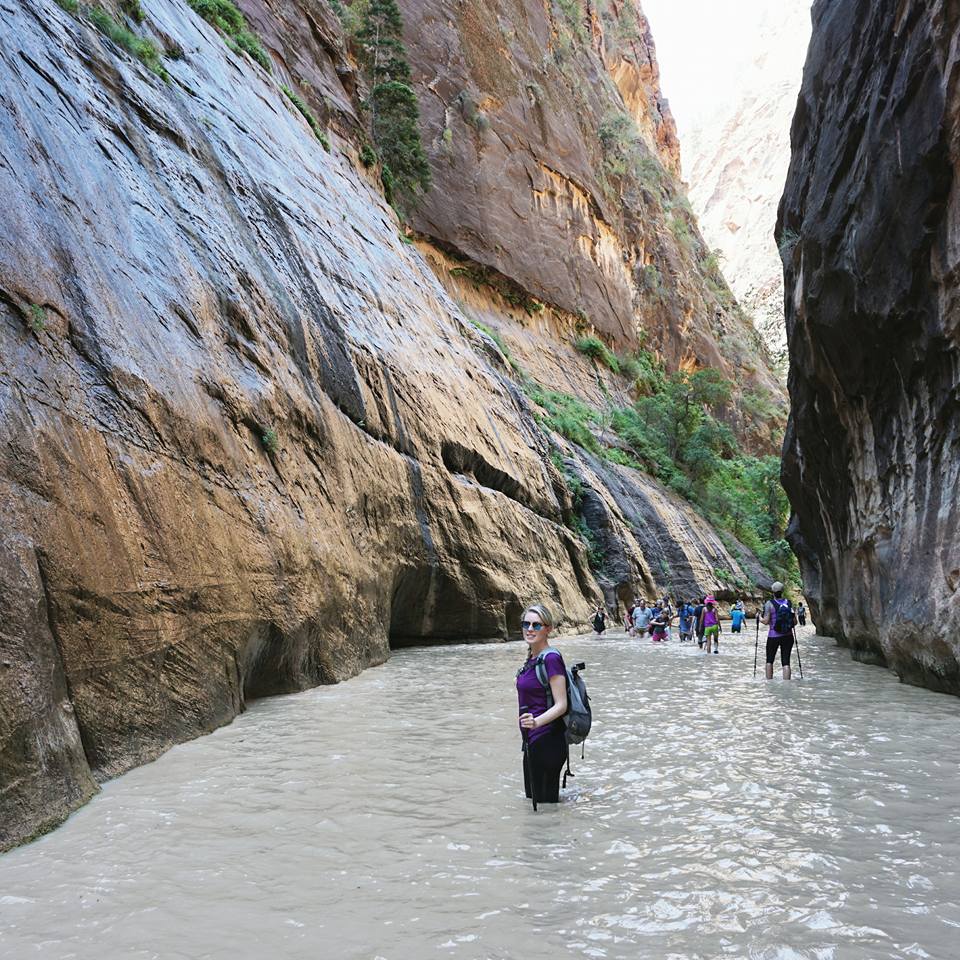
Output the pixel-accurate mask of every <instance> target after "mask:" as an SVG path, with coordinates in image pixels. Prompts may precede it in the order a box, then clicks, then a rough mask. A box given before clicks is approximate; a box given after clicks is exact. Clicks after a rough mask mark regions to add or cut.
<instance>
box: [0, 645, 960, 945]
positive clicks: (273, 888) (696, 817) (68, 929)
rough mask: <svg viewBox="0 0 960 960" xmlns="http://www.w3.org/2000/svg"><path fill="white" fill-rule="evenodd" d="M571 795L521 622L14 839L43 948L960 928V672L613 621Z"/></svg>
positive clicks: (927, 939) (328, 696)
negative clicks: (526, 766) (875, 663)
mask: <svg viewBox="0 0 960 960" xmlns="http://www.w3.org/2000/svg"><path fill="white" fill-rule="evenodd" d="M560 646H561V648H562V649H563V650H564V651H565V652H566V653H567V654H568V656H569V657H572V658H576V659H584V660H586V661H587V662H588V673H587V677H588V678H589V686H590V691H591V695H592V697H593V700H594V709H595V711H596V721H595V726H594V733H593V735H592V736H591V738H590V741H589V743H588V745H587V754H586V760H585V761H580V760H579V757H577V759H576V760H575V761H574V771H575V773H576V779H575V780H574V781H572V783H573V784H574V785H575V786H573V787H572V788H571V789H569V790H568V792H567V800H566V802H564V803H563V804H561V805H560V806H559V808H556V809H553V810H547V811H543V810H542V811H541V812H540V813H538V814H534V813H533V812H532V811H531V809H530V806H529V804H528V803H527V802H526V801H524V800H523V798H522V794H521V793H520V791H519V789H518V782H519V764H520V753H519V747H518V738H517V734H516V730H515V726H514V719H513V718H514V717H515V715H516V706H515V702H516V701H515V697H514V694H513V691H512V676H513V672H514V670H515V669H516V666H517V665H518V663H519V660H520V657H521V654H522V648H521V646H520V645H519V644H507V645H500V646H455V647H441V648H431V649H414V650H404V651H402V652H399V653H397V654H396V655H394V657H393V658H392V659H391V660H390V662H389V663H388V664H386V665H385V666H383V667H379V668H377V669H373V670H369V671H367V672H366V673H364V674H363V675H361V676H360V677H358V678H356V679H354V680H351V681H349V682H348V683H343V684H340V685H339V686H335V687H325V688H320V689H316V690H311V691H309V692H306V693H303V694H298V695H296V696H288V697H279V698H274V699H270V700H265V701H261V702H259V703H257V704H255V705H254V706H253V707H252V708H251V709H250V710H249V711H248V712H247V713H246V714H244V715H243V716H242V717H240V718H239V719H238V720H237V721H236V722H234V723H233V724H232V725H231V726H229V727H226V728H224V729H222V730H220V731H217V732H216V733H214V734H213V735H211V736H209V737H205V738H203V739H202V740H198V741H195V742H193V743H190V744H185V745H182V746H179V747H177V748H175V749H173V750H171V751H170V752H169V753H168V754H166V755H165V756H164V757H162V758H161V759H160V760H159V761H157V762H156V763H153V764H150V765H149V766H146V767H142V768H140V769H138V770H134V771H132V772H131V773H129V774H127V775H126V776H124V777H122V778H120V779H119V780H116V781H114V782H112V783H109V784H107V785H105V787H104V790H103V793H102V794H101V795H100V796H99V797H97V798H96V799H95V800H94V801H93V802H92V803H90V804H89V805H88V806H87V807H86V808H84V809H83V810H81V811H80V812H79V813H77V814H76V815H74V816H73V817H72V818H71V819H70V821H69V822H68V823H67V824H66V825H65V826H63V827H62V828H61V829H59V830H57V831H56V832H55V833H53V834H51V835H49V836H47V837H45V838H43V839H41V840H39V841H38V842H36V843H34V844H31V845H30V846H28V847H25V848H22V849H20V850H16V851H13V852H12V853H9V854H7V855H5V856H4V857H2V858H0V948H2V949H0V953H2V955H3V956H4V957H10V958H16V960H21V958H32V957H38V958H43V960H47V958H49V960H66V958H73V960H88V958H89V960H121V958H122V960H146V958H157V960H178V958H183V960H199V958H216V960H220V958H225V960H226V958H230V960H248V958H249V960H267V958H281V960H287V958H291V960H300V958H304V960H305V958H310V960H316V958H333V960H340V958H345V960H352V958H358V960H359V958H364V960H374V958H383V960H424V958H430V957H439V958H457V960H478V958H487V960H493V958H510V960H514V958H517V960H519V958H523V960H538V958H546V957H547V956H550V955H560V956H571V957H596V958H620V957H624V958H626V957H629V958H650V960H695V958H704V960H706V958H715V957H736V958H751V960H799V958H811V960H813V958H816V960H827V958H836V960H861V958H862V960H884V958H894V957H896V958H900V957H934V958H937V960H948V958H949V960H953V958H955V957H956V956H958V955H960V948H958V947H957V944H960V929H958V927H960V906H958V904H960V878H958V874H957V866H958V863H960V829H958V827H960V773H958V771H960V701H958V700H957V699H955V698H952V697H947V696H943V695H938V694H934V693H930V692H928V691H924V690H918V689H916V688H912V687H906V686H902V685H900V684H898V683H897V682H896V679H895V678H894V677H893V676H892V675H890V674H889V673H887V672H886V671H883V670H880V669H877V668H874V667H866V666H862V665H859V664H854V663H851V662H850V661H849V659H848V658H847V654H846V653H844V652H843V651H839V650H837V649H835V648H834V646H833V644H832V642H831V641H827V640H822V639H820V638H814V637H812V636H810V635H809V632H808V633H807V634H806V635H804V636H803V638H802V644H801V646H802V651H801V652H802V653H803V655H804V666H805V669H806V674H807V679H806V680H805V681H803V682H802V683H792V684H784V683H782V682H780V681H774V682H773V683H770V684H766V683H764V682H762V681H759V680H758V681H754V680H753V679H752V676H751V674H752V668H753V662H752V661H753V643H752V638H749V637H745V638H743V639H740V638H738V639H737V640H736V641H730V640H729V639H726V640H725V641H724V647H725V650H724V653H723V654H722V655H721V656H711V657H705V656H702V655H699V654H698V653H697V652H696V651H695V649H694V648H680V647H679V646H678V645H677V644H675V643H674V644H671V645H667V646H663V647H651V646H650V645H649V644H647V643H642V644H641V643H639V642H637V641H633V640H628V639H626V638H625V637H623V635H622V634H620V635H617V634H615V635H612V636H608V637H607V638H604V639H602V640H592V639H589V638H577V639H563V640H561V641H560Z"/></svg>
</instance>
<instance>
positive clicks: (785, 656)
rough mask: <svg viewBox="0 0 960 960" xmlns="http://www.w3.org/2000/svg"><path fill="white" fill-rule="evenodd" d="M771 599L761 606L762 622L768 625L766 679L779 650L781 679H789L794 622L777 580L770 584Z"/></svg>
mask: <svg viewBox="0 0 960 960" xmlns="http://www.w3.org/2000/svg"><path fill="white" fill-rule="evenodd" d="M770 591H771V593H772V594H773V599H772V600H768V601H767V602H766V604H765V605H764V608H763V622H764V623H766V624H769V625H770V629H769V630H768V631H767V666H766V673H767V679H768V680H772V679H773V661H774V660H775V659H776V657H777V649H778V648H779V650H780V665H781V666H782V667H783V679H784V680H789V679H790V654H791V652H792V651H793V627H794V623H795V622H796V620H795V617H794V615H793V608H792V607H791V606H790V601H789V600H787V599H785V598H784V596H783V584H782V583H780V582H779V581H777V582H776V583H774V584H772V585H771V586H770Z"/></svg>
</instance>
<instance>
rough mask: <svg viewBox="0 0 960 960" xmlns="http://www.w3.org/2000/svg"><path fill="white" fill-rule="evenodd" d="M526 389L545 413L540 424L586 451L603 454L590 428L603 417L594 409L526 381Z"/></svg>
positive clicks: (568, 396) (567, 395)
mask: <svg viewBox="0 0 960 960" xmlns="http://www.w3.org/2000/svg"><path fill="white" fill-rule="evenodd" d="M524 390H525V391H526V394H527V396H528V397H529V398H530V399H531V400H532V401H533V402H534V403H535V404H537V406H539V407H542V408H543V409H544V410H545V411H546V416H545V417H543V418H542V421H541V422H542V423H543V425H544V426H545V427H548V428H549V429H551V430H555V431H556V432H557V433H559V434H560V435H561V436H563V437H566V438H567V439H568V440H570V441H571V442H572V443H575V444H577V445H578V446H580V447H583V448H584V449H585V450H590V451H591V452H593V453H599V452H600V444H599V442H598V441H597V438H596V437H595V436H594V435H593V432H592V431H591V429H590V424H593V423H598V422H599V420H600V414H599V413H598V412H597V411H596V410H594V408H593V407H591V406H588V405H587V404H586V403H584V402H583V401H582V400H578V399H577V398H576V397H571V396H570V395H569V394H568V393H560V392H558V391H555V390H545V389H544V388H543V387H541V386H540V385H539V384H536V383H532V382H527V383H526V384H525V385H524Z"/></svg>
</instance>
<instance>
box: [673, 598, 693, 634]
mask: <svg viewBox="0 0 960 960" xmlns="http://www.w3.org/2000/svg"><path fill="white" fill-rule="evenodd" d="M677 618H678V624H679V626H680V642H681V643H686V642H687V641H688V640H689V639H690V634H691V633H693V604H692V603H688V602H687V601H686V600H682V601H681V602H680V608H679V609H678V610H677Z"/></svg>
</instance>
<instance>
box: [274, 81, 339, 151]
mask: <svg viewBox="0 0 960 960" xmlns="http://www.w3.org/2000/svg"><path fill="white" fill-rule="evenodd" d="M280 89H281V90H282V91H283V92H284V94H285V95H286V97H287V99H288V100H289V101H290V102H291V103H292V104H293V105H294V106H295V107H296V108H297V110H298V111H299V112H300V113H301V114H302V115H303V118H304V119H305V120H306V121H307V123H308V124H309V126H310V129H311V130H312V131H313V135H314V136H315V137H316V138H317V139H318V140H319V141H320V143H321V144H322V145H323V148H324V150H329V149H330V138H329V137H328V136H327V135H326V133H325V132H324V130H323V128H322V127H321V126H320V121H319V120H317V118H316V117H315V116H314V115H313V113H312V112H311V111H310V108H309V107H308V106H307V105H306V103H305V102H304V100H303V98H302V97H300V96H298V95H297V94H295V93H294V92H293V91H292V90H291V89H290V88H289V87H288V86H287V85H286V84H284V85H283V86H282V87H281V88H280Z"/></svg>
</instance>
